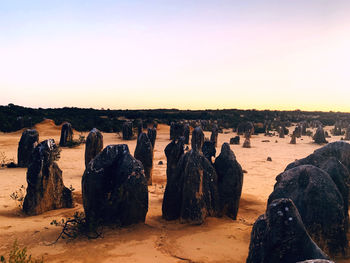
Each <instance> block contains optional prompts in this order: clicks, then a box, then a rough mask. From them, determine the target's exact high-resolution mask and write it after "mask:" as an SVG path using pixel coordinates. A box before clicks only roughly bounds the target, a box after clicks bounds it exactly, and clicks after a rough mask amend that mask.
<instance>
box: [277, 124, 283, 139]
mask: <svg viewBox="0 0 350 263" xmlns="http://www.w3.org/2000/svg"><path fill="white" fill-rule="evenodd" d="M278 137H279V138H284V128H283V127H282V126H279V127H278Z"/></svg>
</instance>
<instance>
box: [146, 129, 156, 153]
mask: <svg viewBox="0 0 350 263" xmlns="http://www.w3.org/2000/svg"><path fill="white" fill-rule="evenodd" d="M147 136H148V139H149V140H150V141H151V144H152V148H153V149H154V144H155V143H156V138H157V128H152V129H151V128H148V129H147Z"/></svg>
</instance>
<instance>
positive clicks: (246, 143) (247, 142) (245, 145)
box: [243, 132, 251, 148]
mask: <svg viewBox="0 0 350 263" xmlns="http://www.w3.org/2000/svg"><path fill="white" fill-rule="evenodd" d="M250 147H251V145H250V133H249V132H247V133H246V134H245V140H244V142H243V148H250Z"/></svg>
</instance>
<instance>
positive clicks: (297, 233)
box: [247, 198, 329, 263]
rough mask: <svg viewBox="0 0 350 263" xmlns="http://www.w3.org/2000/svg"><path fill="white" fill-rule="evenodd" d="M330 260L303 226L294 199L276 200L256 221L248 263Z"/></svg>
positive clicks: (292, 262) (290, 262)
mask: <svg viewBox="0 0 350 263" xmlns="http://www.w3.org/2000/svg"><path fill="white" fill-rule="evenodd" d="M307 259H329V258H328V256H327V255H326V254H325V253H324V252H323V251H322V250H321V249H320V248H319V247H318V246H317V245H316V244H315V242H314V241H313V240H312V239H311V237H310V236H309V234H308V232H307V230H306V229H305V227H304V224H303V221H302V218H301V217H300V215H299V212H298V209H297V208H296V206H295V205H294V203H293V201H292V200H291V199H284V198H283V199H276V200H274V201H273V202H271V203H270V204H269V205H268V206H267V210H266V213H265V214H264V215H261V216H260V217H259V218H258V219H257V220H256V222H255V223H254V226H253V230H252V233H251V239H250V245H249V255H248V258H247V263H295V262H298V261H303V260H307Z"/></svg>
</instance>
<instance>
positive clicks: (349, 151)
mask: <svg viewBox="0 0 350 263" xmlns="http://www.w3.org/2000/svg"><path fill="white" fill-rule="evenodd" d="M314 154H317V155H322V156H325V157H326V156H329V157H335V158H336V159H337V160H339V161H340V162H341V163H342V164H344V165H345V166H346V168H348V170H349V171H350V144H349V143H347V142H343V141H336V142H332V143H329V144H327V145H325V146H323V147H321V148H319V149H317V150H315V151H314Z"/></svg>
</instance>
